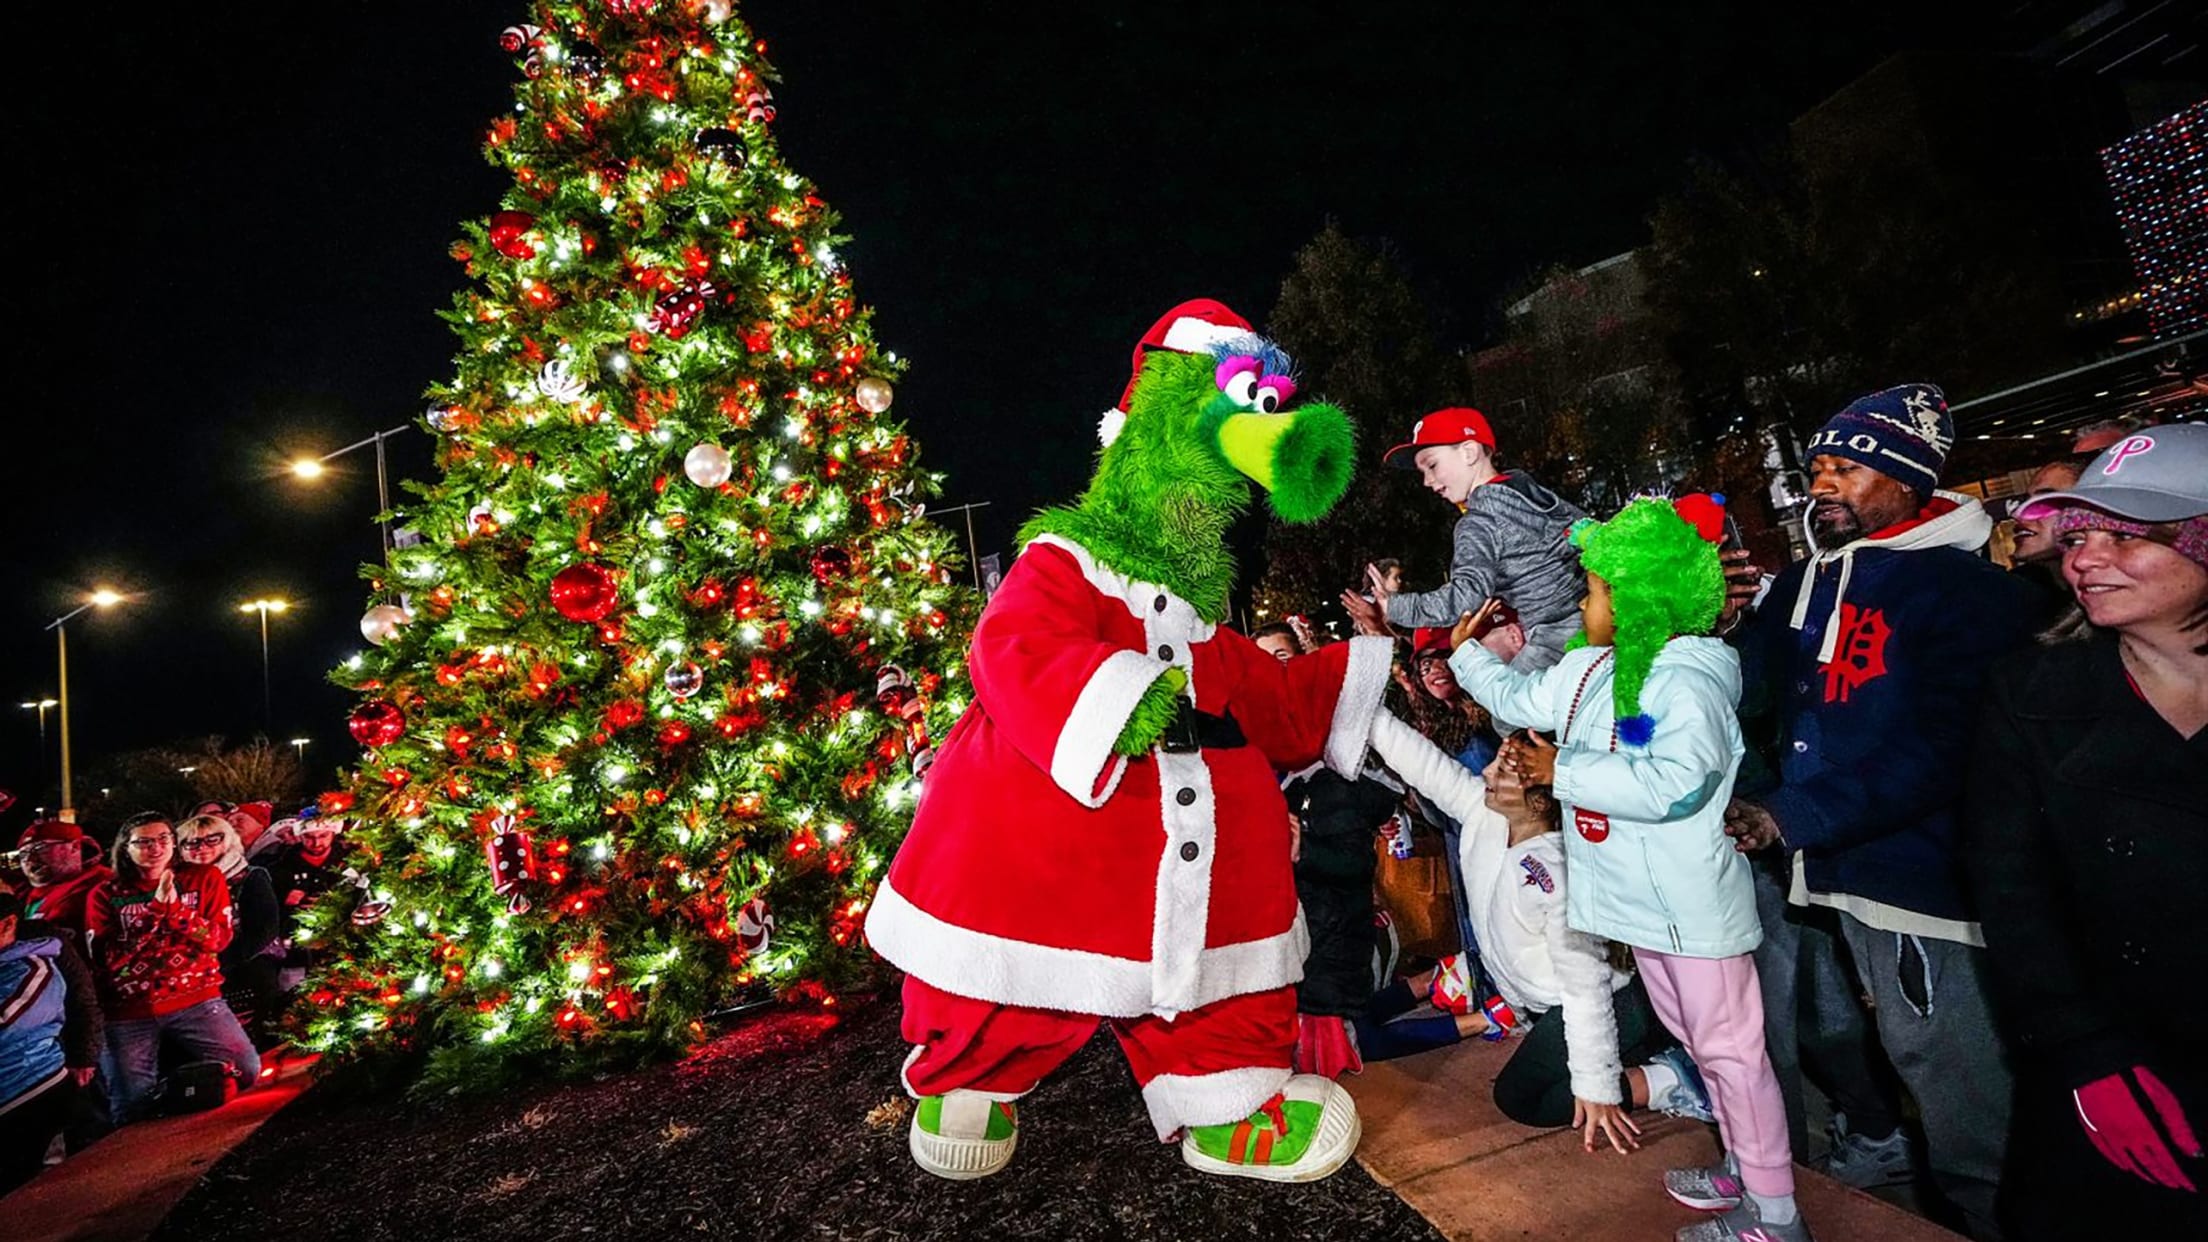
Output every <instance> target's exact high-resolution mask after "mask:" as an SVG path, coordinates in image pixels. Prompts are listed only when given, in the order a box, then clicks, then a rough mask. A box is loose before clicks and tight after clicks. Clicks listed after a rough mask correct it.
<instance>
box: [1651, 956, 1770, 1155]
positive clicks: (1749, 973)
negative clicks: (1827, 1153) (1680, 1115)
mask: <svg viewBox="0 0 2208 1242" xmlns="http://www.w3.org/2000/svg"><path fill="white" fill-rule="evenodd" d="M1633 960H1634V961H1636V962H1638V963H1640V967H1641V982H1642V984H1643V985H1645V986H1646V987H1647V988H1648V999H1649V1000H1650V1001H1651V1002H1652V1003H1653V1004H1654V1005H1655V1006H1656V1016H1657V1017H1660V1018H1662V1019H1663V1020H1664V1025H1665V1026H1667V1027H1669V1028H1671V1033H1672V1034H1674V1035H1677V1036H1678V1037H1679V1042H1680V1043H1683V1044H1685V1045H1686V1046H1687V1054H1688V1055H1689V1056H1692V1057H1693V1058H1694V1063H1695V1064H1696V1065H1697V1066H1699V1067H1700V1068H1701V1070H1702V1078H1703V1081H1704V1082H1706V1083H1707V1084H1709V1088H1710V1100H1711V1103H1712V1105H1713V1111H1714V1112H1716V1113H1717V1131H1718V1135H1719V1137H1720V1138H1722V1139H1723V1140H1724V1143H1725V1150H1727V1151H1729V1152H1731V1153H1732V1154H1733V1158H1734V1159H1735V1160H1738V1161H1739V1162H1740V1181H1741V1184H1742V1185H1744V1186H1746V1187H1747V1188H1748V1189H1749V1191H1750V1192H1751V1193H1753V1194H1759V1195H1763V1196H1765V1197H1773V1196H1777V1195H1790V1194H1793V1193H1794V1155H1793V1152H1792V1151H1791V1150H1789V1149H1788V1146H1787V1137H1786V1105H1785V1104H1784V1103H1783V1102H1782V1101H1781V1100H1780V1098H1779V1078H1778V1075H1776V1074H1774V1073H1772V1072H1771V1058H1770V1057H1769V1056H1767V1055H1765V1053H1764V1050H1763V989H1762V988H1761V987H1760V986H1759V985H1758V984H1757V983H1756V961H1755V958H1754V957H1752V956H1750V955H1749V954H1746V953H1742V954H1739V955H1737V956H1734V957H1680V956H1679V955H1677V954H1673V953H1658V952H1656V951H1655V950H1653V949H1642V948H1635V949H1634V950H1633Z"/></svg>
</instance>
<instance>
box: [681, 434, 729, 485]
mask: <svg viewBox="0 0 2208 1242" xmlns="http://www.w3.org/2000/svg"><path fill="white" fill-rule="evenodd" d="M735 470H736V467H735V463H734V462H732V461H731V460H730V459H729V456H728V450H727V449H725V448H722V447H721V446H720V445H718V444H701V445H699V446H697V447H696V448H694V449H691V450H690V451H689V452H688V453H686V454H684V455H683V458H682V472H683V473H684V474H686V475H688V476H690V481H691V482H692V483H695V484H697V485H698V486H699V487H719V486H720V485H721V484H723V483H726V482H728V478H729V476H730V475H731V474H734V473H735Z"/></svg>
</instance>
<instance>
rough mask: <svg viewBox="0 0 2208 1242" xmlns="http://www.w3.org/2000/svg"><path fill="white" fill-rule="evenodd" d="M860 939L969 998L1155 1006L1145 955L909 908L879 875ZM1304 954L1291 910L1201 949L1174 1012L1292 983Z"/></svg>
mask: <svg viewBox="0 0 2208 1242" xmlns="http://www.w3.org/2000/svg"><path fill="white" fill-rule="evenodd" d="M1174 860H1175V861H1176V862H1178V861H1179V855H1175V856H1174ZM866 939H867V943H869V944H871V945H872V946H873V947H874V951H875V952H876V953H879V954H881V955H882V956H883V957H884V958H886V959H887V960H888V961H889V963H890V965H892V966H895V967H896V968H897V969H899V970H902V971H904V972H905V973H906V974H909V975H913V976H916V977H918V978H919V979H920V980H922V981H923V982H925V983H927V984H929V985H930V986H932V987H936V988H940V989H942V990H943V991H945V992H952V993H956V994H957V995H960V996H970V997H973V998H974V999H975V1000H985V1001H990V1002H992V1003H995V1004H999V1005H1024V1006H1027V1007H1029V1008H1034V1009H1057V1010H1062V1011H1064V1012H1066V1013H1084V1014H1095V1015H1096V1016H1098V1017H1100V1018H1139V1017H1142V1016H1143V1015H1145V1014H1151V1013H1157V1012H1159V1010H1160V1006H1159V1005H1158V1004H1157V1002H1156V1000H1155V999H1154V998H1153V993H1152V988H1153V975H1152V972H1151V966H1150V963H1149V962H1138V961H1135V960H1133V959H1131V958H1124V957H1113V956H1111V955H1109V954H1105V953H1091V952H1088V951H1086V950H1082V949H1062V948H1058V947H1056V946H1054V945H1045V944H1032V943H1029V942H1027V941H1024V940H1011V939H1007V938H1005V937H1003V936H993V935H990V934H989V933H987V932H980V931H974V930H973V929H971V928H966V927H959V926H956V925H954V924H951V923H947V922H944V921H943V920H942V919H939V918H937V917H935V916H934V915H932V914H929V913H928V912H927V911H925V910H922V909H920V908H919V907H918V906H915V905H913V904H912V903H911V902H910V901H908V900H906V899H905V897H904V896H903V895H902V894H900V893H899V892H898V891H897V890H896V889H895V888H893V887H891V886H890V885H889V884H888V883H887V882H886V881H885V882H884V883H883V884H882V886H881V888H879V889H877V890H876V891H875V894H874V904H873V905H872V906H870V907H868V908H867V912H866ZM1310 951H1311V933H1310V932H1308V931H1307V930H1305V928H1304V924H1303V910H1302V909H1301V908H1300V907H1299V908H1298V909H1297V910H1296V921H1295V922H1294V923H1293V924H1292V925H1290V927H1289V928H1288V930H1287V931H1284V932H1282V933H1280V934H1279V935H1277V936H1268V937H1266V938H1265V939H1263V940H1245V941H1243V942H1242V943H1240V944H1229V945H1220V946H1219V947H1217V948H1210V949H1204V950H1202V951H1201V953H1199V954H1198V955H1197V959H1196V982H1195V986H1194V989H1193V990H1192V992H1191V993H1190V995H1189V996H1188V997H1187V998H1186V1000H1187V1002H1188V1003H1187V1004H1186V1005H1185V1006H1174V1007H1173V1009H1174V1010H1175V1011H1176V1012H1186V1011H1187V1010H1191V1009H1197V1008H1201V1007H1202V1006H1205V1005H1208V1004H1210V1003H1211V1002H1213V1001H1216V1000H1224V999H1226V998H1227V997H1229V996H1241V995H1243V994H1244V993H1247V992H1265V991H1270V990H1271V989H1273V988H1278V987H1285V986H1287V985H1288V984H1291V983H1296V982H1300V981H1301V980H1302V979H1303V959H1304V957H1305V956H1306V955H1307V954H1309V953H1310Z"/></svg>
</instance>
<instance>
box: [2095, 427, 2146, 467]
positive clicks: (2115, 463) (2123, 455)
mask: <svg viewBox="0 0 2208 1242" xmlns="http://www.w3.org/2000/svg"><path fill="white" fill-rule="evenodd" d="M2153 448H2154V437H2153V436H2144V435H2141V436H2129V437H2126V438H2125V440H2124V442H2123V443H2122V444H2119V445H2117V446H2116V447H2115V448H2113V449H2110V450H2109V453H2108V464H2107V465H2105V466H2103V467H2101V473H2102V474H2114V473H2116V472H2117V471H2118V470H2121V469H2123V468H2124V463H2125V462H2127V461H2130V460H2131V459H2132V458H2134V457H2137V456H2139V455H2140V454H2141V453H2145V452H2148V451H2149V450H2151V449H2153Z"/></svg>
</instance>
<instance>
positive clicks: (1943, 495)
mask: <svg viewBox="0 0 2208 1242" xmlns="http://www.w3.org/2000/svg"><path fill="white" fill-rule="evenodd" d="M1954 441H1955V425H1954V421H1953V420H1952V419H1951V418H1950V417H1949V415H1948V411H1947V399H1946V397H1945V396H1943V395H1942V394H1941V392H1940V390H1939V389H1938V388H1937V387H1934V386H1933V385H1931V384H1922V383H1918V384H1903V385H1900V386H1899V387H1895V388H1889V389H1886V390H1884V391H1882V392H1875V393H1872V394H1870V395H1868V396H1865V397H1861V398H1859V399H1857V400H1856V401H1854V402H1852V403H1850V404H1849V405H1848V407H1847V408H1846V409H1844V410H1842V411H1840V412H1839V413H1838V414H1836V415H1834V416H1833V418H1832V419H1831V421H1829V422H1827V423H1826V424H1825V425H1824V427H1823V428H1821V429H1820V430H1819V431H1818V432H1817V435H1816V437H1815V438H1814V439H1812V440H1811V441H1810V443H1809V454H1810V471H1811V476H1812V481H1811V485H1810V507H1809V512H1808V515H1807V516H1808V521H1807V527H1808V530H1809V533H1810V536H1811V542H1812V546H1813V548H1814V552H1813V555H1811V556H1810V558H1809V559H1808V560H1806V561H1803V562H1801V563H1799V564H1796V565H1793V566H1791V567H1789V568H1788V569H1787V571H1786V572H1785V573H1783V574H1781V575H1780V576H1779V578H1778V581H1777V582H1775V583H1774V584H1773V585H1772V588H1771V590H1770V592H1769V594H1768V595H1767V596H1766V597H1765V602H1764V605H1763V607H1762V609H1761V610H1759V611H1758V613H1757V614H1756V615H1755V617H1754V618H1753V619H1752V620H1751V621H1750V622H1749V623H1748V624H1747V625H1746V626H1745V627H1743V629H1742V630H1741V632H1740V646H1741V660H1742V667H1743V671H1744V673H1745V675H1746V680H1747V683H1748V687H1749V689H1748V691H1747V693H1746V694H1745V695H1744V696H1743V699H1742V702H1743V710H1748V708H1749V706H1750V705H1752V704H1756V703H1758V702H1759V701H1760V702H1761V703H1762V704H1764V705H1765V707H1766V708H1767V709H1768V710H1770V711H1772V712H1773V713H1774V714H1775V715H1776V717H1777V721H1778V726H1779V729H1778V738H1779V742H1778V745H1779V751H1778V762H1777V764H1776V765H1775V766H1776V768H1777V772H1778V784H1777V786H1776V787H1775V788H1772V789H1768V790H1766V791H1763V792H1761V793H1758V794H1756V795H1754V798H1753V800H1752V801H1751V800H1747V799H1742V800H1739V801H1736V802H1735V803H1734V806H1733V809H1732V811H1731V812H1730V813H1729V814H1728V817H1727V818H1728V824H1727V831H1728V832H1730V833H1732V834H1733V836H1734V838H1735V841H1736V843H1737V844H1738V846H1739V847H1740V848H1741V849H1742V850H1743V851H1753V850H1758V849H1763V848H1767V847H1770V846H1773V845H1776V846H1779V847H1781V848H1783V849H1785V850H1787V851H1789V852H1790V853H1791V854H1792V855H1793V878H1792V893H1791V900H1792V901H1793V903H1794V904H1796V905H1813V906H1824V907H1829V908H1831V909H1832V910H1834V911H1836V912H1837V915H1838V919H1839V924H1840V930H1841V933H1842V935H1843V936H1844V938H1845V939H1846V941H1847V944H1848V947H1849V949H1850V951H1851V952H1852V954H1853V956H1854V958H1855V965H1856V969H1857V970H1858V971H1859V972H1860V973H1861V975H1862V979H1863V983H1864V985H1865V988H1866V989H1867V990H1868V992H1869V993H1870V995H1871V997H1872V1001H1873V1009H1874V1011H1875V1013H1876V1017H1877V1024H1878V1034H1879V1042H1880V1043H1881V1044H1883V1045H1884V1047H1885V1050H1886V1054H1887V1056H1888V1057H1889V1058H1890V1059H1891V1060H1892V1061H1893V1063H1894V1067H1895V1069H1897V1070H1899V1071H1900V1073H1901V1077H1902V1081H1903V1083H1904V1084H1905V1085H1906V1086H1907V1087H1908V1088H1909V1091H1910V1093H1911V1094H1912V1095H1914V1096H1915V1097H1916V1100H1917V1105H1918V1111H1919V1115H1920V1116H1921V1117H1922V1119H1923V1123H1924V1133H1925V1149H1926V1151H1925V1154H1926V1162H1927V1164H1928V1165H1929V1166H1930V1168H1931V1172H1932V1176H1933V1181H1934V1183H1935V1184H1936V1185H1937V1187H1938V1188H1939V1190H1940V1191H1941V1193H1942V1194H1944V1195H1945V1196H1946V1197H1947V1199H1948V1200H1949V1201H1950V1202H1951V1203H1952V1204H1953V1205H1954V1206H1955V1207H1956V1208H1958V1209H1960V1211H1961V1213H1962V1216H1963V1218H1964V1221H1965V1223H1967V1225H1968V1226H1969V1228H1970V1231H1971V1232H1972V1233H1973V1234H1975V1235H1977V1236H1979V1237H1981V1238H1987V1237H1994V1236H1997V1227H1996V1225H1995V1224H1994V1219H1993V1198H1994V1189H1995V1186H1996V1184H1997V1183H1998V1181H1999V1179H2000V1173H2001V1158H2002V1151H2003V1147H2004V1140H2005V1137H2006V1135H2007V1132H2008V1116H2009V1090H2010V1086H2009V1072H2008V1068H2007V1066H2006V1064H2005V1063H2004V1060H2003V1057H2002V1052H2001V1045H2000V1042H1999V1040H1998V1039H1997V1038H1996V1036H1995V1035H1994V1031H1993V1025H1992V1021H1991V1019H1990V1017H1989V1014H1988V1011H1987V1005H1986V997H1985V989H1984V986H1983V982H1982V978H1983V971H1984V966H1983V958H1984V947H1983V946H1984V944H1985V941H1984V938H1983V937H1982V936H1981V934H1980V932H1979V929H1978V923H1977V921H1976V918H1975V916H1974V915H1973V913H1972V911H1971V909H1970V907H1969V904H1968V902H1967V901H1966V899H1965V896H1964V893H1963V889H1962V885H1961V879H1960V873H1961V868H1960V866H1959V865H1958V859H1957V857H1956V854H1955V850H1956V844H1955V841H1956V822H1955V821H1956V814H1955V811H1956V808H1955V805H1954V799H1955V794H1956V790H1957V789H1958V788H1959V787H1960V784H1961V782H1960V780H1959V779H1958V777H1957V774H1958V773H1960V772H1961V771H1962V770H1963V768H1964V766H1965V763H1966V760H1967V759H1968V756H1969V749H1970V747H1969V743H1970V733H1971V729H1972V725H1973V722H1974V721H1975V720H1976V719H1977V718H1978V700H1979V697H1980V695H1981V693H1982V688H1983V686H1984V682H1985V677H1986V672H1987V669H1988V666H1989V665H1990V664H1991V663H1992V662H1993V661H1994V660H1995V659H1997V658H1998V657H2000V656H2001V655H2003V654H2005V653H2007V652H2009V651H2011V650H2014V649H2016V648H2017V647H2019V646H2021V645H2023V644H2024V643H2026V642H2028V641H2030V637H2031V633H2032V630H2033V629H2034V628H2035V624H2036V622H2037V621H2038V620H2039V613H2040V609H2041V606H2040V605H2039V604H2037V603H2036V602H2035V601H2034V599H2033V597H2032V595H2031V593H2030V590H2029V588H2028V587H2027V586H2025V585H2024V584H2022V583H2020V582H2018V581H2016V580H2015V579H2014V578H2012V577H2011V576H2010V575H2008V574H2005V573H2003V572H2002V571H2001V570H2000V569H1998V568H1996V567H1995V566H1994V565H1993V564H1992V563H1991V562H1989V561H1986V560H1985V559H1983V558H1982V557H1981V556H1980V555H1979V554H1978V552H1979V549H1980V548H1982V547H1983V546H1984V545H1985V542H1986V538H1987V536H1988V535H1989V534H1991V532H1992V528H1993V523H1992V520H1991V518H1990V517H1989V516H1988V515H1987V514H1986V512H1985V510H1984V509H1983V508H1982V507H1981V506H1980V505H1979V503H1978V502H1977V501H1976V500H1974V499H1972V498H1970V497H1968V496H1963V495H1960V494H1957V493H1954V492H1943V491H1940V490H1939V489H1938V486H1937V485H1938V483H1939V476H1940V468H1941V466H1942V465H1943V464H1944V463H1945V461H1946V458H1947V452H1948V450H1949V449H1950V448H1951V447H1952V446H1953V445H1954ZM1775 986H1777V981H1774V982H1773V983H1772V984H1769V985H1766V990H1767V992H1768V991H1771V990H1772V988H1773V987H1775ZM1787 995H1788V996H1789V997H1791V991H1789V992H1788V993H1787ZM1793 1012H1794V1011H1793V1009H1792V1008H1791V1007H1788V1008H1787V1009H1786V1010H1785V1011H1784V1012H1783V1013H1775V1014H1774V1015H1772V1017H1773V1019H1774V1020H1781V1021H1791V1020H1792V1019H1791V1015H1792V1013H1793Z"/></svg>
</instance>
